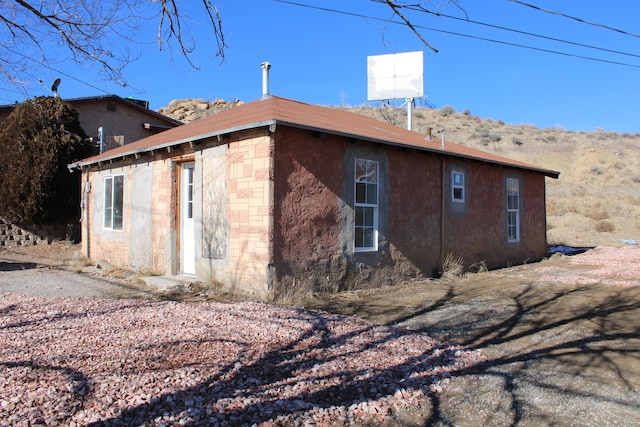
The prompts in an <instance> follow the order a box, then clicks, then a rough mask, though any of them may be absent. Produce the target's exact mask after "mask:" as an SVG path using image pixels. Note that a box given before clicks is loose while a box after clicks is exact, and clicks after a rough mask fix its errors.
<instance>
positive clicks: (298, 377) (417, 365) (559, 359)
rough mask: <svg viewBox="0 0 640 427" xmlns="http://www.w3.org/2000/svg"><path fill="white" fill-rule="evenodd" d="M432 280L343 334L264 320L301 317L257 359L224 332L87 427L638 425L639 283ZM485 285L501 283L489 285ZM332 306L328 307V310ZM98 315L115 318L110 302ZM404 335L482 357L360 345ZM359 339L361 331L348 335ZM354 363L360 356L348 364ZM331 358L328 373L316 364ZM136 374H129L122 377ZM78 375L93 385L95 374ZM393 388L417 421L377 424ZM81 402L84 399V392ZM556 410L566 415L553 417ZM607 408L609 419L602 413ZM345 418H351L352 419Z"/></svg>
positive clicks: (357, 302)
mask: <svg viewBox="0 0 640 427" xmlns="http://www.w3.org/2000/svg"><path fill="white" fill-rule="evenodd" d="M439 286H441V288H442V289H440V291H439V292H437V293H436V294H434V295H432V296H433V298H428V297H425V298H423V299H422V300H421V299H420V298H422V297H420V296H418V295H417V294H413V295H412V298H413V300H414V305H413V306H412V307H409V308H410V310H404V311H403V310H397V311H396V315H395V317H390V316H391V312H386V315H387V316H388V317H387V320H388V322H389V323H392V324H394V325H395V326H397V328H387V327H384V326H379V325H375V324H369V323H362V324H361V325H360V326H359V327H358V328H356V329H354V330H351V331H348V332H340V330H339V329H336V327H335V325H333V324H332V322H334V321H335V318H334V317H332V315H330V314H328V313H325V312H322V311H314V310H302V309H300V310H290V311H289V312H288V313H289V314H288V315H289V316H291V319H285V318H274V319H270V320H269V321H271V322H274V323H277V322H280V321H282V322H285V321H287V320H295V321H302V322H303V323H304V324H305V327H304V328H302V329H300V330H299V333H298V334H295V335H294V336H292V337H291V339H290V340H289V341H288V342H287V344H286V345H283V346H280V347H278V348H275V349H274V348H271V349H269V350H268V351H265V352H263V353H259V352H258V353H256V352H257V351H258V350H257V349H256V348H255V344H256V343H253V342H248V341H244V340H241V341H232V340H229V339H227V341H228V343H229V344H231V346H232V347H233V348H234V350H233V352H231V353H230V354H229V358H228V360H221V361H219V363H217V361H213V360H209V361H207V360H194V361H192V364H191V365H192V366H194V367H196V368H197V369H200V370H205V371H207V372H208V374H207V375H204V378H205V379H204V380H200V381H198V382H197V383H195V384H193V385H190V386H185V387H181V388H179V389H178V390H177V391H172V392H161V393H155V394H154V395H153V396H152V398H150V399H149V400H148V401H143V402H138V403H136V404H132V405H129V406H126V407H124V408H122V409H121V411H119V412H118V413H115V414H112V415H108V416H107V417H106V418H105V417H103V416H101V417H100V420H99V421H96V422H94V423H88V425H92V426H112V425H113V426H115V425H160V424H162V423H163V422H165V423H170V422H184V423H186V424H191V425H215V424H216V423H218V424H220V425H252V424H254V423H260V422H270V421H271V420H276V423H275V425H293V424H294V422H295V421H294V420H295V419H296V418H299V417H303V416H305V414H306V413H308V412H309V411H311V410H312V409H313V410H314V411H315V412H316V413H321V414H323V415H326V416H327V417H326V418H323V419H325V420H331V414H332V413H333V411H336V410H337V408H336V405H339V406H341V407H343V408H351V413H352V414H354V413H356V412H355V411H356V409H357V411H368V410H371V411H372V412H371V414H370V415H371V417H370V420H371V425H381V424H383V423H384V425H520V424H529V425H531V424H547V425H548V424H559V425H566V424H576V423H577V424H589V423H593V422H598V420H599V421H601V422H602V423H604V424H607V423H608V422H609V423H611V424H615V423H616V422H617V421H622V422H627V423H628V422H631V423H634V422H635V421H638V420H640V415H639V414H640V404H639V403H638V401H639V399H638V396H639V387H640V383H639V379H638V372H640V338H639V337H640V330H639V323H640V292H639V291H640V288H606V287H603V286H572V287H568V286H559V285H557V286H556V285H554V286H549V285H544V286H543V285H539V284H535V283H521V284H519V285H518V286H513V287H511V288H509V289H502V291H501V293H500V294H495V293H492V292H494V291H495V289H484V288H483V284H474V283H471V282H464V283H448V284H447V283H442V282H439ZM495 286H496V287H497V288H501V284H499V283H498V284H495ZM383 298H389V296H386V297H383ZM404 303H405V302H404V301H403V302H402V304H404ZM376 304H377V302H376V301H374V299H373V298H371V297H370V296H369V297H366V298H361V299H355V298H351V299H350V300H349V310H350V311H351V312H352V313H353V312H359V313H366V312H367V311H368V310H369V308H370V306H374V307H375V309H374V310H373V311H377V310H378V306H377V305H376ZM390 305H393V304H391V302H390ZM333 308H334V311H337V310H336V309H337V308H338V307H335V306H334V307H333ZM14 311H15V308H14V307H13V306H12V307H7V310H6V313H5V314H6V315H10V314H11V313H12V312H14ZM103 314H104V316H111V315H117V313H109V312H108V310H106V311H105V312H104V313H103ZM83 315H84V314H79V315H78V316H79V317H81V316H83ZM64 316H68V315H67V314H54V315H52V317H50V318H44V319H34V320H33V321H31V322H29V323H24V322H15V323H13V324H10V325H9V328H8V329H12V330H17V329H19V328H20V327H23V326H28V327H30V328H33V327H37V326H38V324H37V323H38V322H40V321H42V322H44V323H52V322H55V321H56V320H58V319H59V318H64ZM92 316H94V317H95V316H96V313H92ZM247 318H249V317H247ZM5 329H6V328H5ZM409 329H412V330H409ZM414 331H418V332H425V333H426V334H427V335H429V336H432V337H435V338H438V339H441V340H443V341H448V342H451V343H454V344H459V345H463V346H466V347H467V348H469V349H471V350H480V351H482V352H483V353H484V354H485V355H486V360H485V361H482V362H480V363H478V364H476V365H475V366H468V365H465V364H459V363H458V360H457V356H456V348H457V347H456V346H455V345H454V346H450V345H448V344H443V345H441V346H437V347H435V348H430V349H428V351H423V352H420V353H419V354H410V350H411V349H410V348H406V347H402V346H401V345H399V346H398V347H397V352H398V360H397V363H395V364H393V365H392V366H385V367H384V369H377V368H376V366H375V363H376V360H375V357H371V354H368V353H367V352H368V351H370V350H372V349H377V348H382V347H385V346H389V345H396V343H397V342H399V341H402V338H403V337H405V336H411V335H413V334H415V332H414ZM361 336H367V337H368V339H367V340H364V341H362V342H360V341H358V342H356V341H355V340H356V339H357V338H359V337H361ZM424 339H427V337H426V336H425V337H424ZM220 340H223V338H221V339H220ZM220 340H218V341H220ZM199 345H216V342H214V340H209V341H207V340H204V341H203V342H201V341H197V342H196V341H194V340H189V339H181V338H180V337H176V339H175V340H174V341H173V342H169V343H163V344H162V345H161V346H159V347H157V348H156V349H155V350H157V351H156V352H155V353H156V354H158V352H160V354H161V355H160V357H159V358H156V359H153V357H152V356H150V355H148V354H150V353H151V352H148V351H147V350H149V348H147V347H144V346H141V347H140V348H139V349H136V351H138V352H140V353H142V354H146V355H147V356H145V357H146V359H143V360H141V361H142V362H145V364H144V365H140V366H139V367H137V368H136V369H139V370H140V371H145V370H151V371H157V372H161V371H162V370H163V369H166V368H167V364H166V360H167V358H168V356H169V354H170V353H171V352H175V353H178V352H180V350H181V349H182V348H184V346H199ZM405 353H406V354H405ZM374 354H375V353H374ZM363 357H369V358H370V359H369V360H368V361H367V362H365V363H357V364H352V363H351V361H353V360H355V359H358V358H363ZM5 363H18V362H5ZM332 364H333V365H336V366H338V369H332V370H325V369H324V367H326V366H329V365H332ZM6 366H8V365H6ZM188 366H190V364H188V363H187V364H185V365H184V366H181V367H183V368H184V367H188ZM137 373H138V372H137V371H136V372H129V373H126V372H125V374H126V375H124V376H125V377H126V376H127V375H129V374H137ZM80 374H82V375H83V376H85V377H88V375H87V374H86V373H80ZM85 381H87V382H88V383H91V381H92V378H86V380H85ZM447 381H451V383H450V385H449V386H448V387H447V389H449V388H450V389H451V392H449V391H447V390H446V389H445V392H444V393H440V392H439V390H438V389H437V388H436V389H434V388H433V386H434V385H439V384H441V383H442V382H447ZM402 390H408V391H411V392H412V391H419V392H420V393H421V394H422V396H423V397H422V403H423V407H422V412H421V413H420V414H419V415H420V416H421V418H420V417H414V419H411V418H403V419H401V418H396V419H395V420H389V419H387V420H386V421H382V419H383V418H384V417H383V416H384V415H386V414H387V413H386V412H385V409H389V408H392V409H395V408H396V407H395V406H393V405H392V404H390V405H388V406H386V407H385V406H384V405H383V407H382V411H381V412H378V413H376V407H375V405H370V406H368V405H369V404H370V403H373V402H379V401H380V400H381V399H383V400H384V399H385V398H387V399H389V400H390V401H393V397H394V396H396V395H397V393H398V392H401V391H402ZM82 398H83V399H84V401H85V403H88V401H89V400H90V399H92V395H91V394H90V393H88V394H85V395H83V396H82ZM540 400H542V401H544V403H541V402H540ZM580 402H583V403H580ZM554 405H559V406H562V408H563V409H565V410H566V411H567V412H566V413H565V414H558V413H557V412H554V409H552V407H553V406H554ZM354 408H355V409H354ZM589 408H590V409H589ZM613 412H615V413H617V414H618V415H617V416H618V417H619V418H618V419H613V420H612V419H611V418H609V417H610V416H611V415H612V413H613ZM398 413H399V412H398ZM342 414H344V412H343V413H342ZM598 417H600V418H598ZM68 419H70V418H68ZM337 419H339V417H337V418H335V420H337ZM163 420H165V421H163ZM166 420H172V421H166ZM343 421H344V422H347V423H349V418H343ZM224 423H226V424H224ZM394 423H395V424H394Z"/></svg>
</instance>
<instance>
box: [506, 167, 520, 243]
mask: <svg viewBox="0 0 640 427" xmlns="http://www.w3.org/2000/svg"><path fill="white" fill-rule="evenodd" d="M507 240H508V242H509V243H516V242H519V241H520V182H519V181H518V180H517V179H515V178H507Z"/></svg>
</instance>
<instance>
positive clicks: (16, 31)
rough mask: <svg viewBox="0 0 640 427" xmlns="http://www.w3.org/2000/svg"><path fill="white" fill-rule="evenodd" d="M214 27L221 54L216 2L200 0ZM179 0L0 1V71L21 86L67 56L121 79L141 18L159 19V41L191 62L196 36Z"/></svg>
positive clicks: (132, 56)
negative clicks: (43, 69)
mask: <svg viewBox="0 0 640 427" xmlns="http://www.w3.org/2000/svg"><path fill="white" fill-rule="evenodd" d="M200 1H201V6H202V7H203V8H204V11H203V12H204V16H206V17H207V18H208V21H209V23H210V24H211V29H212V31H213V34H214V37H215V42H216V48H215V50H214V52H213V56H219V57H222V58H224V53H225V48H226V46H225V41H224V34H223V32H222V20H221V19H220V15H219V13H218V10H217V8H216V6H215V4H213V3H211V1H210V0H200ZM184 5H186V3H185V2H180V1H179V0H70V1H65V0H7V1H0V77H2V78H4V79H6V80H8V81H10V82H12V83H13V84H14V86H16V87H21V86H23V85H25V84H27V83H28V80H29V79H33V78H34V77H35V76H34V72H35V70H37V69H39V68H40V67H42V66H43V64H46V65H45V66H49V67H55V64H58V63H62V62H66V61H69V60H72V61H74V62H75V63H77V64H81V65H83V66H86V67H92V68H93V69H94V70H95V71H96V72H97V73H99V74H100V75H102V76H104V77H105V78H106V79H107V80H111V81H116V82H118V83H120V84H122V85H126V83H125V78H124V69H125V67H126V66H127V65H128V64H129V63H131V61H132V60H134V59H136V58H137V53H136V51H135V49H134V48H133V47H134V46H135V44H136V43H138V42H139V41H138V40H139V39H138V37H139V35H140V29H141V27H142V24H143V23H144V22H145V21H146V20H150V19H156V20H157V21H158V34H157V38H158V44H159V46H160V49H162V48H163V47H164V46H165V45H169V46H171V45H172V44H175V45H177V49H178V50H179V51H180V52H181V53H182V54H183V56H184V57H185V59H186V60H187V61H188V62H189V64H190V65H191V66H193V67H194V68H197V66H196V64H195V62H194V61H193V59H192V54H193V52H194V49H195V39H194V37H193V36H192V34H191V32H190V30H189V25H185V20H186V16H185V14H184V7H185V6H184Z"/></svg>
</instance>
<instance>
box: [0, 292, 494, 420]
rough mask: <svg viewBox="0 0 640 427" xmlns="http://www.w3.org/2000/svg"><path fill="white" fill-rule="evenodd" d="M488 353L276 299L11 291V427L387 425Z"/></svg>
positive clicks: (5, 365)
mask: <svg viewBox="0 0 640 427" xmlns="http://www.w3.org/2000/svg"><path fill="white" fill-rule="evenodd" d="M483 360H484V357H483V355H482V354H481V353H479V352H477V351H473V352H472V351H467V350H464V349H462V348H460V347H456V346H450V345H444V344H442V343H439V342H437V341H435V340H434V339H432V338H430V337H429V336H427V335H425V334H424V333H416V332H410V331H407V330H404V329H400V328H394V327H388V326H380V325H375V324H372V323H368V322H366V321H363V320H360V319H358V318H356V317H345V316H339V315H333V314H328V313H326V312H321V311H310V310H303V309H293V308H287V307H280V306H276V305H270V304H263V303H236V304H222V303H197V304H190V303H176V302H151V301H139V300H105V299H70V298H34V297H24V296H19V295H16V294H0V365H2V372H3V374H2V376H1V377H0V425H2V426H8V425H12V426H14V425H15V426H30V425H36V424H40V425H64V426H86V425H96V426H97V425H102V426H116V425H141V426H152V425H153V426H169V425H214V426H215V425H221V426H222V425H265V426H266V425H283V426H284V425H310V424H311V425H330V424H351V423H365V422H379V421H384V420H385V419H388V418H389V417H391V416H393V414H394V413H395V411H397V410H398V409H400V408H407V407H410V406H412V405H419V404H420V403H421V402H425V399H426V398H427V397H428V396H429V395H431V394H434V393H439V392H441V391H442V388H443V387H446V385H447V383H448V378H449V377H450V376H451V375H455V372H456V371H457V370H463V369H468V368H469V367H471V366H473V365H474V364H475V363H477V362H479V361H483Z"/></svg>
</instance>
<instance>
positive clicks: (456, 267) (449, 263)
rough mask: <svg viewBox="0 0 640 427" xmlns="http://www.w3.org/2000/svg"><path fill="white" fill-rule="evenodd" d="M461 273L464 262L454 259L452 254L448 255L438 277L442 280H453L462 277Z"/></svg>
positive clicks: (460, 259)
mask: <svg viewBox="0 0 640 427" xmlns="http://www.w3.org/2000/svg"><path fill="white" fill-rule="evenodd" d="M463 273H464V260H463V259H462V258H455V257H454V256H453V254H452V253H449V254H448V255H447V257H446V258H445V259H444V262H443V263H442V269H441V271H440V277H442V278H443V279H454V278H456V277H460V276H462V274H463Z"/></svg>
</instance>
